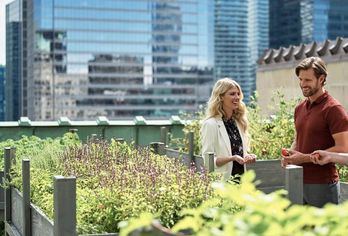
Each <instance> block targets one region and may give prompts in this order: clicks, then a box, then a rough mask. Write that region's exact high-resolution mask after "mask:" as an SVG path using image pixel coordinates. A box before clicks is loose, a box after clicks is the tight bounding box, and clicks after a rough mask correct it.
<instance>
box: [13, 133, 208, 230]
mask: <svg viewBox="0 0 348 236" xmlns="http://www.w3.org/2000/svg"><path fill="white" fill-rule="evenodd" d="M26 139H27V138H25V140H26ZM29 140H31V141H30V142H27V140H26V142H24V141H23V140H22V141H20V142H19V143H21V145H22V146H18V147H17V150H27V151H26V155H25V157H29V159H30V160H31V163H32V164H33V165H31V173H32V175H31V198H32V201H33V202H34V203H35V204H36V205H37V206H38V207H39V208H41V209H42V210H43V212H45V213H46V214H47V215H48V216H49V217H50V218H52V217H53V189H52V177H53V176H54V175H63V176H76V177H77V206H78V207H77V221H78V232H79V233H83V234H88V233H105V232H117V231H118V223H119V222H121V221H124V220H127V219H129V218H131V217H136V216H139V215H140V214H141V213H142V212H150V213H152V214H155V215H156V216H157V217H158V218H159V219H160V221H161V223H162V224H163V225H165V226H166V227H171V226H172V225H174V224H175V223H176V222H177V221H178V220H179V219H180V218H181V217H182V216H181V215H180V211H181V210H182V209H184V208H187V207H197V206H198V205H200V204H201V203H202V202H203V201H205V200H207V199H209V198H210V197H211V195H212V188H211V185H210V184H211V182H212V181H211V177H209V176H208V174H207V173H206V172H202V173H196V172H195V170H194V169H193V168H191V169H188V168H187V167H185V166H184V165H182V164H181V163H180V162H179V161H178V160H175V159H170V158H166V157H163V156H159V155H155V154H153V153H152V152H150V150H149V149H148V148H138V149H134V148H133V147H131V146H129V145H127V144H126V143H123V144H121V143H119V142H116V141H115V140H111V142H107V141H105V140H94V141H92V142H88V143H86V144H83V143H81V142H75V141H74V140H73V139H69V138H67V137H64V138H60V139H55V140H51V139H47V140H41V139H38V138H34V140H35V141H33V140H32V139H31V138H29ZM35 142H37V143H36V144H35ZM40 150H41V151H40ZM28 153H30V155H27V154H28ZM17 159H18V161H17V162H16V165H15V166H14V168H13V173H12V180H13V181H12V184H13V185H15V186H17V187H18V188H21V165H20V163H21V162H20V161H19V160H20V159H21V157H20V156H18V155H17Z"/></svg>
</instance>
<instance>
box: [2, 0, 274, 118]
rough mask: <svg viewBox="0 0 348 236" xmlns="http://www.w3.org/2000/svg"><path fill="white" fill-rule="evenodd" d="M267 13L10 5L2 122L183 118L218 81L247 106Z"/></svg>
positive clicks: (213, 0)
mask: <svg viewBox="0 0 348 236" xmlns="http://www.w3.org/2000/svg"><path fill="white" fill-rule="evenodd" d="M267 12H268V1H265V0H248V1H240V0H233V1H227V0H172V1H168V0H118V1H116V0H112V1H111V0H104V1H97V0H76V1H70V0H59V1H53V0H45V1H44V0H15V1H14V2H12V3H11V4H9V5H8V6H7V15H8V17H7V27H8V30H9V31H8V33H7V42H8V51H7V53H8V56H7V64H8V65H9V71H8V81H9V83H8V84H7V87H6V91H7V97H8V98H11V99H8V100H9V101H15V100H13V99H14V98H17V100H18V101H16V102H12V103H13V104H10V105H9V106H8V107H9V108H8V116H7V119H8V120H17V119H18V118H19V117H20V116H28V117H29V118H30V119H32V120H56V119H58V118H59V117H61V116H67V117H69V118H71V119H74V120H88V119H95V118H96V117H98V116H107V117H108V118H109V119H125V118H133V117H134V116H136V115H142V116H144V117H146V118H150V117H151V118H152V117H157V118H164V117H169V116H171V115H177V114H180V112H189V113H192V112H193V111H197V110H198V107H199V105H200V104H205V103H206V101H207V100H208V98H209V96H210V91H211V88H212V85H213V83H214V81H215V80H216V79H219V78H223V77H231V78H233V79H235V80H236V81H237V82H238V83H239V84H240V85H241V86H242V89H243V92H244V94H245V102H246V103H248V102H249V100H250V96H251V95H252V93H253V91H254V89H255V76H256V75H255V69H256V60H257V58H258V56H259V54H260V53H261V52H262V51H263V50H264V48H267V47H268V37H267V36H268V31H267V27H266V25H268V14H267ZM16 45H17V46H16Z"/></svg>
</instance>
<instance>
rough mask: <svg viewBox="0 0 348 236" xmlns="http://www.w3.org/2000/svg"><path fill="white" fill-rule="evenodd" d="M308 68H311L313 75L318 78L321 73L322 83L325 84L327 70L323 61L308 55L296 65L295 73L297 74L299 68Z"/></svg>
mask: <svg viewBox="0 0 348 236" xmlns="http://www.w3.org/2000/svg"><path fill="white" fill-rule="evenodd" d="M310 68H313V71H314V75H315V77H316V78H317V79H319V77H320V76H321V75H324V81H323V85H325V82H326V77H327V70H326V65H325V62H324V61H323V60H322V59H321V58H320V57H308V58H306V59H304V60H302V61H301V62H300V64H298V66H296V69H295V71H296V75H297V76H298V75H299V74H300V71H301V70H308V69H310Z"/></svg>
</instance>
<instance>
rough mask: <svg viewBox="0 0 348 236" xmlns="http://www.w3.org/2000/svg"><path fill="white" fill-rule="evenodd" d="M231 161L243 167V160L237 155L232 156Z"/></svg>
mask: <svg viewBox="0 0 348 236" xmlns="http://www.w3.org/2000/svg"><path fill="white" fill-rule="evenodd" d="M232 161H236V162H238V163H239V164H241V165H244V163H245V160H244V159H243V157H241V156H239V155H233V156H232Z"/></svg>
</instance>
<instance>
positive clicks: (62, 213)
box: [53, 176, 77, 236]
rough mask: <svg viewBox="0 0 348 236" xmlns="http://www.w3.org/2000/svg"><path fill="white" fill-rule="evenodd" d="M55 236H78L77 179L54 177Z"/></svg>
mask: <svg viewBox="0 0 348 236" xmlns="http://www.w3.org/2000/svg"><path fill="white" fill-rule="evenodd" d="M53 181H54V183H53V184H54V190H53V199H54V225H53V230H54V236H77V232H76V178H75V177H63V176H54V177H53Z"/></svg>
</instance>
